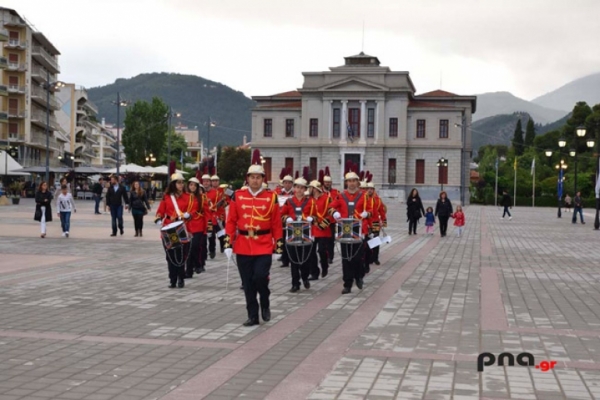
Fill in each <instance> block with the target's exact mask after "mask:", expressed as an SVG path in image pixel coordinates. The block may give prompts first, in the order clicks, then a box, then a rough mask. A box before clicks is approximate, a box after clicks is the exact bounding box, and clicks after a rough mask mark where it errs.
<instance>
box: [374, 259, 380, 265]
mask: <svg viewBox="0 0 600 400" xmlns="http://www.w3.org/2000/svg"><path fill="white" fill-rule="evenodd" d="M373 262H374V263H375V265H381V263H380V262H379V260H375V261H373Z"/></svg>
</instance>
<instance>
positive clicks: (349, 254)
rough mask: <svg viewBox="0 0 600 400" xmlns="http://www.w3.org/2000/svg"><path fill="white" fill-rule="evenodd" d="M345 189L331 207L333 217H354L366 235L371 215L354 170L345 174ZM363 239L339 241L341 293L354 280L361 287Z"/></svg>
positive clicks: (347, 289)
mask: <svg viewBox="0 0 600 400" xmlns="http://www.w3.org/2000/svg"><path fill="white" fill-rule="evenodd" d="M344 180H345V182H346V184H347V189H346V190H344V191H343V192H341V193H340V196H339V197H338V200H337V202H335V204H334V206H333V208H335V209H336V210H337V211H336V212H334V214H333V216H334V218H335V219H336V220H337V219H340V218H354V219H357V220H361V230H362V234H363V235H364V237H366V236H367V235H368V232H369V227H368V224H367V219H368V218H369V217H370V216H371V214H372V210H371V209H369V208H367V203H366V202H365V199H364V193H363V192H362V191H361V190H360V188H359V178H358V175H357V174H356V173H354V172H348V173H347V174H346V176H345V179H344ZM365 243H366V242H365V241H364V240H363V242H361V243H357V244H351V243H341V244H340V245H341V246H340V247H341V250H342V272H343V280H344V290H342V294H346V293H350V292H351V290H352V284H353V282H355V281H356V287H358V288H359V289H362V288H363V277H364V273H365V271H364V247H365Z"/></svg>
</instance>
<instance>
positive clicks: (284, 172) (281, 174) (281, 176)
mask: <svg viewBox="0 0 600 400" xmlns="http://www.w3.org/2000/svg"><path fill="white" fill-rule="evenodd" d="M286 171H287V168H285V167H284V168H281V173H280V174H279V180H282V179H283V177H284V176H286V175H287V174H286Z"/></svg>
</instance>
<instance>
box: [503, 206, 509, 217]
mask: <svg viewBox="0 0 600 400" xmlns="http://www.w3.org/2000/svg"><path fill="white" fill-rule="evenodd" d="M508 207H509V206H504V212H503V213H502V218H504V216H505V215H506V214H508V216H509V217H510V216H511V215H510V211H508Z"/></svg>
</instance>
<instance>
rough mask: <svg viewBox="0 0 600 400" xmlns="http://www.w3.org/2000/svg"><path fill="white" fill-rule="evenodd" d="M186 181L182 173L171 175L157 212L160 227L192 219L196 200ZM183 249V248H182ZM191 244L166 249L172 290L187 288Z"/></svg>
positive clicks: (157, 221)
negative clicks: (185, 279) (191, 208)
mask: <svg viewBox="0 0 600 400" xmlns="http://www.w3.org/2000/svg"><path fill="white" fill-rule="evenodd" d="M184 188H185V180H184V179H183V175H181V173H175V174H173V175H171V183H170V184H169V186H168V187H167V190H166V191H165V195H164V196H163V199H162V201H161V202H160V205H159V206H158V209H157V210H156V218H155V220H154V222H155V223H156V225H158V226H162V225H164V226H166V225H169V224H171V223H172V222H176V221H184V222H186V223H187V221H189V220H190V218H191V217H192V216H191V214H190V213H189V211H187V210H189V209H190V205H193V203H194V198H193V197H192V196H190V195H189V194H188V193H186V192H185V191H184ZM163 244H164V243H163ZM181 247H182V248H181ZM189 249H190V244H189V242H185V243H182V244H181V246H180V247H177V248H172V249H168V250H167V249H165V250H166V251H165V252H166V253H167V264H168V266H169V280H170V281H171V284H170V286H169V287H170V288H174V287H175V285H176V284H177V286H178V287H179V288H183V287H184V286H185V281H184V277H185V262H186V261H187V256H188V254H189ZM177 252H179V253H181V254H180V255H182V256H181V257H177Z"/></svg>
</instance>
